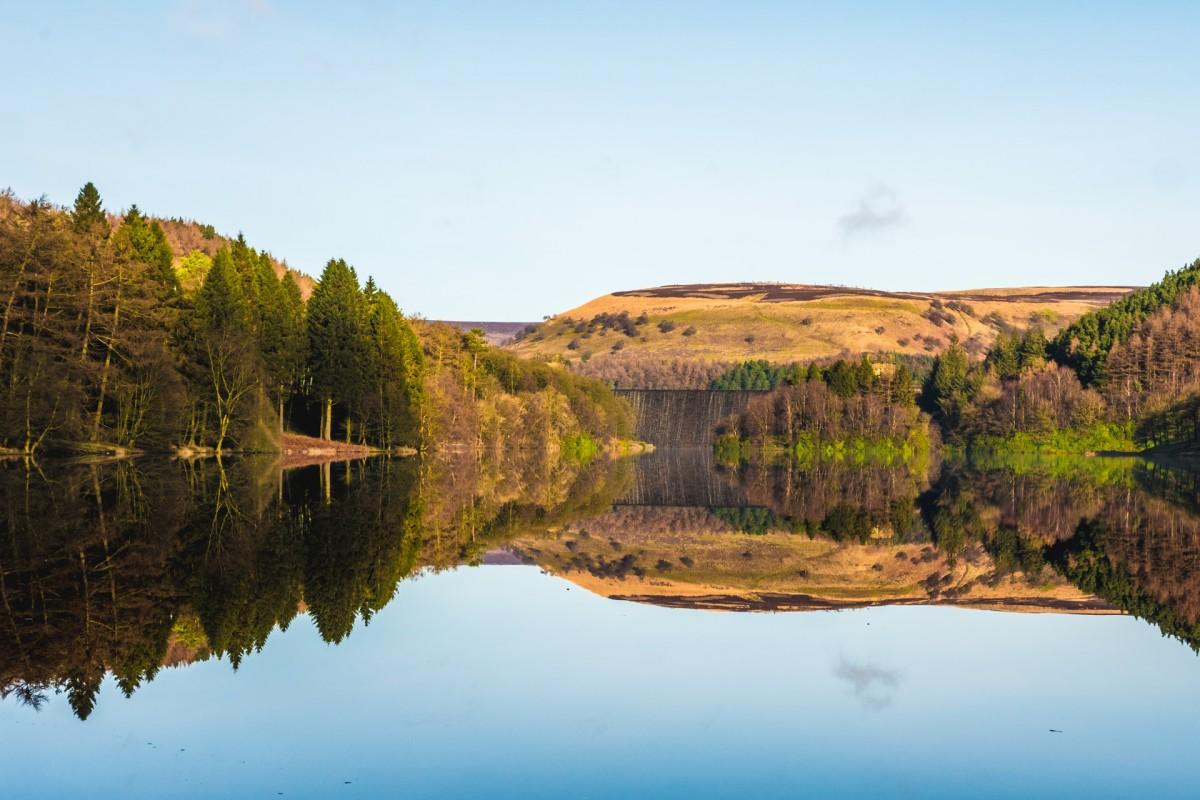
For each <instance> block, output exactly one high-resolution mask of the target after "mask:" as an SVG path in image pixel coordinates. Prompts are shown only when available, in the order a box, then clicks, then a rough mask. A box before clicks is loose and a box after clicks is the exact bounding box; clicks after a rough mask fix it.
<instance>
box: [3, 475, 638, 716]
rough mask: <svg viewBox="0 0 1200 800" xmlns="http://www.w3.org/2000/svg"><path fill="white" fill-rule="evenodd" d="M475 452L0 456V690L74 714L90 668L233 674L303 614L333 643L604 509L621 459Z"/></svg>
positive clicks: (88, 686) (89, 684)
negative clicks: (284, 463) (465, 567)
mask: <svg viewBox="0 0 1200 800" xmlns="http://www.w3.org/2000/svg"><path fill="white" fill-rule="evenodd" d="M476 463H477V460H470V459H469V460H468V461H467V462H466V463H465V464H464V463H458V462H453V461H451V462H450V463H442V459H441V458H438V457H434V458H429V459H386V458H375V459H359V460H355V461H342V462H338V463H334V464H330V463H328V462H326V463H324V464H322V465H320V466H308V467H302V468H299V469H287V470H282V469H280V465H279V464H278V462H276V461H274V460H273V459H271V458H258V457H253V456H252V457H247V458H240V459H236V460H232V461H231V462H229V463H223V462H222V461H221V460H218V459H170V460H167V459H155V458H143V459H125V460H116V461H113V460H109V461H103V462H100V463H96V462H90V463H85V464H81V463H78V462H65V461H55V462H48V463H46V464H45V465H43V468H41V469H27V468H25V466H24V465H21V464H18V463H15V462H9V463H7V464H4V463H0V502H2V503H3V504H4V506H3V507H4V508H6V509H8V510H9V512H10V513H9V515H8V518H7V519H6V524H5V526H4V527H3V530H2V531H0V575H2V576H3V580H2V581H0V595H2V596H3V599H4V603H3V605H2V606H0V698H4V697H10V696H11V697H14V698H15V699H16V700H18V701H20V702H24V703H26V704H29V705H32V706H34V707H38V706H40V705H41V704H42V703H44V702H46V700H48V699H49V695H50V694H52V693H63V694H65V695H66V698H67V700H68V702H69V703H70V705H71V708H72V710H73V711H74V712H75V714H76V715H77V716H79V717H80V718H81V719H85V718H87V717H88V716H89V715H90V714H91V713H92V711H93V710H94V708H95V706H96V703H97V701H98V697H99V694H100V690H101V687H102V684H103V683H104V679H105V676H106V674H111V675H112V676H113V678H114V679H115V682H116V685H117V687H118V688H119V689H120V691H121V692H122V693H123V694H125V695H126V696H129V695H130V694H132V693H133V692H134V691H135V690H137V688H138V687H140V686H142V685H144V684H146V683H147V682H149V681H151V680H153V679H154V677H155V676H156V675H157V674H158V673H159V672H160V671H161V670H162V669H163V668H164V667H169V666H172V665H178V664H186V663H191V662H194V661H198V660H205V659H208V658H223V659H226V660H227V661H228V663H229V664H230V666H231V667H232V668H233V669H237V668H238V667H239V665H240V664H241V662H242V660H243V659H244V658H246V657H248V656H251V655H252V654H253V653H255V652H257V651H259V650H261V649H262V648H263V646H264V645H265V644H266V642H267V640H268V638H269V637H271V636H272V635H278V633H277V632H282V631H285V630H287V629H288V627H289V626H290V625H291V623H292V622H293V621H294V620H295V619H296V618H297V616H299V615H301V614H303V613H307V615H308V616H309V617H310V618H311V619H312V621H313V623H314V625H315V627H316V629H317V631H318V633H319V634H320V636H321V638H322V639H324V640H325V641H327V642H330V643H337V642H340V641H342V640H343V639H345V637H347V636H349V635H351V633H352V631H354V630H355V629H356V627H361V625H366V624H369V622H370V621H371V619H372V617H373V616H374V614H375V613H376V612H378V611H379V610H381V609H382V608H384V607H385V606H386V605H387V604H388V603H389V602H391V601H392V599H393V596H394V594H395V592H396V588H397V585H398V584H399V582H400V581H402V580H404V579H405V578H408V577H410V576H411V575H413V574H414V573H415V572H417V571H419V570H420V569H422V568H430V569H444V568H449V567H454V566H457V565H459V564H464V563H478V562H479V560H480V559H481V558H482V555H483V553H484V552H485V551H486V550H488V549H490V548H494V547H496V546H498V544H500V543H503V542H504V541H506V540H507V539H508V538H509V537H512V536H515V535H518V534H520V533H526V532H528V531H530V530H545V526H547V525H550V526H553V525H557V524H561V522H562V521H563V520H567V519H571V518H573V517H575V516H578V515H586V514H589V513H595V511H596V510H597V509H602V508H608V507H611V505H612V502H613V498H614V497H615V496H617V495H619V494H620V493H621V492H622V490H623V487H624V486H625V484H626V483H627V481H628V469H627V467H628V460H609V459H596V460H594V461H592V462H591V463H589V464H579V463H577V462H570V461H567V462H564V463H562V464H560V465H558V468H556V469H554V470H551V471H550V472H548V473H546V474H545V475H544V476H543V477H542V478H538V477H537V476H534V475H532V474H531V473H529V472H527V473H525V474H523V475H521V476H520V477H519V479H518V480H515V481H512V482H508V483H506V482H503V481H495V480H494V479H493V476H492V475H491V474H489V473H487V472H486V471H480V470H478V469H472V466H473V465H475V464H476ZM464 467H465V468H464ZM539 526H540V527H539Z"/></svg>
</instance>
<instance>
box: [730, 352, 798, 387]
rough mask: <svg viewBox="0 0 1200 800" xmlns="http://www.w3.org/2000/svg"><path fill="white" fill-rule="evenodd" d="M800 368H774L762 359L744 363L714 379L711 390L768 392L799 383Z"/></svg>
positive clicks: (790, 366) (791, 365) (796, 366)
mask: <svg viewBox="0 0 1200 800" xmlns="http://www.w3.org/2000/svg"><path fill="white" fill-rule="evenodd" d="M799 379H800V367H799V366H798V365H796V364H790V365H786V366H774V365H772V364H771V363H770V362H769V361H765V360H762V359H757V360H752V361H743V362H742V363H741V364H738V365H737V366H735V367H731V368H730V369H728V370H726V371H725V372H724V373H722V374H721V375H719V376H717V377H716V378H715V379H713V382H712V384H711V385H710V388H712V389H719V390H739V389H740V390H767V389H774V388H775V387H777V386H779V385H780V384H781V383H797V382H798V381H799Z"/></svg>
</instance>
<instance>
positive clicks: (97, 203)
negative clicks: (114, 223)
mask: <svg viewBox="0 0 1200 800" xmlns="http://www.w3.org/2000/svg"><path fill="white" fill-rule="evenodd" d="M71 222H72V224H73V225H74V226H75V230H76V231H78V232H79V233H86V232H88V231H91V230H94V229H97V228H101V229H103V232H104V233H105V234H107V233H108V230H107V229H108V218H107V217H106V216H105V214H104V204H103V202H102V201H101V199H100V191H99V190H98V189H97V188H96V185H95V184H94V183H92V182H91V181H88V182H87V183H85V184H84V185H83V188H82V189H80V190H79V194H77V195H75V207H74V208H73V209H72V211H71Z"/></svg>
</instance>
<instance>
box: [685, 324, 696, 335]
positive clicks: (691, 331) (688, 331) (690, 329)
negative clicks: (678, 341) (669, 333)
mask: <svg viewBox="0 0 1200 800" xmlns="http://www.w3.org/2000/svg"><path fill="white" fill-rule="evenodd" d="M683 335H684V336H695V335H696V328H695V326H694V325H688V326H687V327H686V328H684V329H683Z"/></svg>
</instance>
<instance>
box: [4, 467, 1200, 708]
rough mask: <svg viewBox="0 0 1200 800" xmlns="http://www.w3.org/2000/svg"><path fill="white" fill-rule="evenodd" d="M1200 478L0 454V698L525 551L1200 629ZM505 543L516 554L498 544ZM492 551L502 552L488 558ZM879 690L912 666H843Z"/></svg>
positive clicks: (674, 593) (716, 581) (673, 592)
mask: <svg viewBox="0 0 1200 800" xmlns="http://www.w3.org/2000/svg"><path fill="white" fill-rule="evenodd" d="M1196 480H1197V477H1196V474H1195V473H1193V472H1191V471H1188V470H1185V469H1180V468H1177V467H1169V466H1164V465H1156V464H1151V463H1148V462H1140V461H1134V460H1126V461H1120V460H1108V459H1085V460H1079V461H1059V462H1034V463H948V464H945V465H940V467H939V468H938V470H937V472H936V474H932V475H931V474H928V473H927V472H926V471H924V470H909V469H907V468H905V467H903V466H892V467H881V466H870V465H863V464H857V465H856V464H848V463H841V462H829V463H816V464H808V465H797V464H793V465H790V466H786V467H772V466H763V465H759V466H753V465H750V466H744V467H742V468H740V469H737V470H731V469H725V468H721V467H719V466H718V465H716V464H714V463H713V462H712V461H711V457H710V454H709V453H708V452H707V451H704V450H699V451H676V452H674V453H671V452H665V451H664V452H661V453H658V454H655V455H654V456H652V457H648V458H644V459H640V460H628V459H622V460H615V461H609V460H598V461H595V462H593V463H590V464H586V465H585V464H576V463H564V462H555V461H553V460H548V461H544V462H538V463H526V464H524V465H523V466H521V467H520V468H516V467H514V466H513V465H508V466H507V467H506V466H504V465H500V466H497V465H495V464H487V463H480V462H478V461H476V460H474V459H471V458H466V457H463V458H456V457H447V458H442V459H437V460H432V461H426V462H419V461H417V460H403V459H401V460H387V459H375V460H371V461H359V462H344V463H337V464H332V465H330V464H325V465H315V466H308V467H302V468H297V469H288V470H284V469H282V468H281V466H280V465H278V464H264V463H257V462H253V461H242V462H237V463H233V464H224V465H222V464H218V463H216V462H211V461H209V462H204V461H198V462H186V461H171V462H153V461H136V462H122V463H115V464H90V465H72V466H67V465H59V466H56V467H54V468H47V467H42V468H40V469H39V468H27V467H25V466H23V465H20V464H9V465H8V466H7V467H5V468H3V469H0V492H2V493H3V497H2V498H0V502H2V503H3V507H4V509H5V524H4V528H3V532H2V533H0V600H2V606H0V687H2V689H0V691H2V693H3V695H4V696H5V697H10V698H13V699H15V700H18V701H20V702H23V703H26V704H28V705H31V706H34V707H37V706H40V705H41V704H43V703H44V702H45V701H46V699H47V698H48V697H49V696H50V695H51V694H54V693H60V692H61V693H64V694H65V695H66V697H67V699H68V701H69V702H70V705H71V707H72V709H73V710H74V711H75V713H76V715H77V716H79V717H80V718H87V716H88V715H89V714H90V713H91V712H92V710H93V708H94V707H95V704H96V702H97V694H98V692H99V689H100V686H101V683H102V681H103V679H104V677H105V675H106V674H111V675H112V676H113V677H114V678H115V681H116V684H117V685H118V686H119V688H120V690H121V691H123V692H124V693H125V694H126V695H129V694H131V693H133V692H134V691H135V690H136V689H137V688H138V687H139V686H140V685H142V684H144V683H145V682H146V681H149V680H151V679H153V678H154V676H155V675H156V674H157V673H158V672H159V671H160V670H161V669H162V668H163V667H166V666H172V665H181V664H187V663H191V662H194V661H197V660H205V659H211V658H221V659H226V660H228V662H229V663H230V664H231V665H232V666H233V667H234V668H236V667H237V666H238V665H239V664H240V663H241V662H242V661H243V659H245V658H246V657H247V656H249V655H250V654H252V653H254V652H256V651H258V650H261V649H262V648H263V647H264V646H267V645H268V640H269V638H270V637H271V635H272V633H273V631H276V630H277V629H286V628H287V627H288V626H289V625H290V624H292V623H293V622H294V621H295V619H296V618H297V616H298V615H301V614H307V616H308V617H309V618H311V620H312V621H313V624H314V625H315V627H316V629H317V631H318V632H319V634H320V636H321V637H322V638H323V639H324V640H325V641H327V642H334V643H336V642H339V641H341V640H343V639H344V638H345V637H346V636H348V635H350V634H351V633H352V632H353V631H354V630H355V628H356V626H357V625H360V624H361V625H363V626H365V625H367V624H369V622H370V620H371V618H372V616H373V615H374V614H376V613H377V612H378V611H379V610H380V609H382V608H383V607H384V606H386V605H387V604H388V603H389V602H390V601H391V600H392V599H393V597H394V595H395V592H396V587H397V585H398V584H399V583H400V582H401V581H402V580H404V579H405V578H407V577H409V576H412V575H414V574H416V573H417V572H419V571H421V570H422V569H433V570H439V569H445V568H450V567H454V566H457V565H461V564H478V563H482V562H483V561H484V559H485V557H488V558H489V560H490V561H493V562H502V561H504V560H506V559H509V560H519V561H524V562H527V563H534V564H537V565H540V566H541V567H542V568H544V569H545V570H548V571H550V572H553V573H556V574H560V575H562V576H564V577H566V578H567V579H568V580H570V581H572V582H574V583H575V584H577V585H579V586H581V587H584V588H586V589H588V590H589V591H592V592H595V593H598V594H601V595H604V596H609V597H613V598H620V599H624V600H633V601H640V602H647V603H654V604H657V605H662V606H669V607H679V608H706V609H727V610H809V609H829V608H843V607H856V606H866V605H890V604H895V605H905V604H932V603H937V604H948V605H958V606H971V607H979V608H992V609H1002V610H1009V611H1057V612H1075V613H1093V614H1095V613H1116V612H1119V611H1125V612H1129V613H1132V614H1135V615H1137V616H1139V617H1141V618H1143V619H1146V620H1148V621H1150V622H1152V623H1153V624H1155V625H1157V626H1158V627H1159V628H1160V629H1161V630H1162V631H1163V633H1164V634H1167V635H1169V636H1172V637H1174V638H1177V639H1179V640H1180V641H1182V642H1184V643H1185V644H1187V645H1188V646H1189V647H1192V648H1193V649H1196V648H1197V647H1198V646H1200V573H1198V568H1200V506H1198V504H1197V502H1196V498H1197V491H1196V490H1197V485H1196ZM499 553H504V554H507V555H506V556H504V557H499V556H498V554H499ZM489 554H491V555H490V557H489ZM836 675H837V677H838V678H839V679H842V680H845V681H846V682H848V684H849V685H851V686H852V687H853V688H854V691H855V693H856V696H858V697H859V698H860V700H861V701H862V702H863V703H864V704H865V705H867V706H869V707H882V706H883V705H886V704H887V703H888V702H890V697H891V694H892V692H893V691H894V690H895V689H896V687H897V686H898V685H899V684H900V680H901V678H900V675H899V673H896V672H895V671H892V670H888V669H885V668H882V667H877V666H875V665H871V664H858V663H852V662H848V661H843V662H842V663H840V664H839V665H838V666H837V668H836Z"/></svg>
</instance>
